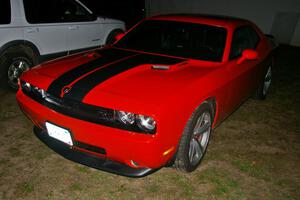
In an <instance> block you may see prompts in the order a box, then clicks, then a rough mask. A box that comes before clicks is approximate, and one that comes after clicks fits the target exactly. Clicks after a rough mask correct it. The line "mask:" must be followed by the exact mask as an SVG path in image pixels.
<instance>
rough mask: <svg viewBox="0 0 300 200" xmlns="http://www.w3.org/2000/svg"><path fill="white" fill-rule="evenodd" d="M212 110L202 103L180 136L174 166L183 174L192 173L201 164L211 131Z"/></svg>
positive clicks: (207, 104)
mask: <svg viewBox="0 0 300 200" xmlns="http://www.w3.org/2000/svg"><path fill="white" fill-rule="evenodd" d="M212 121H213V116H212V109H211V106H210V104H209V103H206V102H205V103H203V104H202V105H201V106H199V107H198V108H197V110H196V111H195V112H194V113H193V114H192V116H191V117H190V119H189V121H188V122H187V125H186V127H185V129H184V132H183V134H182V137H181V140H180V142H179V147H178V150H177V155H176V159H175V162H174V166H175V167H176V168H177V169H179V170H181V171H185V172H192V171H194V170H195V169H196V168H197V167H198V165H199V164H200V163H201V161H202V159H203V157H204V155H205V153H206V149H207V146H208V143H209V139H210V135H211V131H212Z"/></svg>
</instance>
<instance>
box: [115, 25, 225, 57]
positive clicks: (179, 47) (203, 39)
mask: <svg viewBox="0 0 300 200" xmlns="http://www.w3.org/2000/svg"><path fill="white" fill-rule="evenodd" d="M226 33H227V32H226V29H225V28H221V27H216V26H210V25H203V24H196V23H187V22H175V21H161V20H146V21H144V22H142V23H141V24H139V25H138V26H137V27H135V28H134V29H133V30H132V31H130V32H128V34H126V35H125V36H124V37H123V38H122V39H121V40H120V41H118V42H117V43H116V44H115V46H116V47H118V48H126V49H133V50H140V51H145V52H151V53H160V54H167V55H171V56H179V57H184V58H192V59H199V60H207V61H218V62H219V61H222V57H223V52H224V47H225V41H226Z"/></svg>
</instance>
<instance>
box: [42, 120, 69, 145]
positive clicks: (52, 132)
mask: <svg viewBox="0 0 300 200" xmlns="http://www.w3.org/2000/svg"><path fill="white" fill-rule="evenodd" d="M46 128H47V131H48V134H49V136H50V137H53V138H55V139H57V140H59V141H61V142H64V143H67V144H68V145H71V146H73V141H72V137H71V133H70V132H69V131H68V130H67V129H64V128H61V127H59V126H56V125H54V124H51V123H49V122H46Z"/></svg>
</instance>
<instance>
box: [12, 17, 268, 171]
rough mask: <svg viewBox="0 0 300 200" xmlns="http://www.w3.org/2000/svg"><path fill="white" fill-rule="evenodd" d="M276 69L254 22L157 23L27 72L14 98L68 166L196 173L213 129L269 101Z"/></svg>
mask: <svg viewBox="0 0 300 200" xmlns="http://www.w3.org/2000/svg"><path fill="white" fill-rule="evenodd" d="M272 64H273V58H272V44H271V42H270V41H269V40H268V39H267V38H266V36H264V35H263V34H262V32H261V31H260V30H259V29H258V28H257V27H256V26H255V25H254V24H253V23H251V22H249V21H247V20H242V19H237V18H230V17H222V16H206V15H165V16H156V17H151V18H148V19H145V20H143V21H142V22H140V23H139V24H137V25H136V26H135V27H134V28H132V29H131V30H129V31H128V32H127V33H126V34H125V35H124V36H119V37H118V41H117V42H115V43H114V44H113V45H112V46H110V47H106V48H103V49H96V50H93V51H88V52H84V53H80V54H76V55H71V56H67V57H64V58H61V59H57V60H54V61H50V62H47V63H44V64H41V65H38V66H36V67H34V68H32V69H31V70H29V71H27V72H25V73H24V74H23V75H22V77H21V78H20V81H19V84H20V89H19V91H18V93H17V100H18V103H19V106H20V108H21V109H22V111H23V112H24V113H25V115H26V116H28V118H30V119H31V121H32V122H33V124H34V133H35V134H36V136H37V137H38V138H39V139H40V140H41V141H43V142H44V143H45V144H46V145H47V146H49V147H50V148H51V149H53V150H54V151H56V152H57V153H59V154H61V155H62V156H64V157H65V158H67V159H70V160H73V161H75V162H78V163H81V164H84V165H87V166H90V167H93V168H96V169H100V170H104V171H107V172H111V173H116V174H120V175H124V176H130V177H142V176H146V175H148V174H150V173H152V172H154V171H156V170H158V169H160V168H162V167H164V166H170V165H174V166H175V167H176V168H177V169H179V170H182V171H185V172H191V171H193V170H195V169H196V168H197V166H198V165H199V164H200V162H201V160H202V159H203V157H204V155H205V152H206V149H207V146H208V143H209V139H210V136H211V131H212V129H213V128H214V127H216V126H217V125H218V124H219V123H220V122H221V121H222V120H224V119H225V118H226V117H227V116H228V115H229V114H230V113H232V112H233V111H234V110H235V109H236V108H237V107H238V106H239V105H240V104H241V103H242V102H243V101H244V100H246V99H247V98H248V97H249V96H251V95H255V97H257V98H258V99H264V98H265V97H266V94H267V91H268V89H269V87H270V83H271V74H272Z"/></svg>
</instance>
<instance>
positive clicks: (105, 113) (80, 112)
mask: <svg viewBox="0 0 300 200" xmlns="http://www.w3.org/2000/svg"><path fill="white" fill-rule="evenodd" d="M21 88H22V92H23V93H24V94H25V95H27V96H28V97H30V98H31V99H33V100H35V101H36V102H38V103H40V104H42V105H44V106H46V107H48V108H50V109H52V110H54V111H56V112H58V113H61V114H63V115H66V116H70V117H73V118H76V119H80V120H84V121H88V122H92V123H96V124H101V125H104V126H109V127H113V128H118V129H122V130H128V131H134V132H138V133H144V132H143V130H141V129H139V128H138V127H137V126H134V125H132V126H126V125H124V124H122V123H120V121H119V120H117V118H116V114H115V113H116V112H115V110H113V109H109V108H103V107H100V106H94V105H90V104H86V103H81V102H77V101H74V100H71V99H67V98H59V97H56V96H53V95H51V94H49V93H47V92H45V91H44V90H41V89H39V88H37V87H35V86H32V85H31V86H30V87H29V88H27V87H26V83H25V82H24V81H22V82H21Z"/></svg>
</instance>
